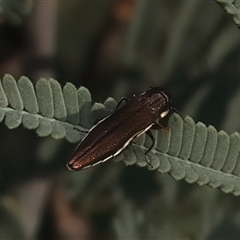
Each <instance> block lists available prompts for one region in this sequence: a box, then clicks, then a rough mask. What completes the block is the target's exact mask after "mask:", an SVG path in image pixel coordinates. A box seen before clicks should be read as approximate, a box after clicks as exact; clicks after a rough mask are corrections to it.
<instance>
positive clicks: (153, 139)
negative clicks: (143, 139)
mask: <svg viewBox="0 0 240 240" xmlns="http://www.w3.org/2000/svg"><path fill="white" fill-rule="evenodd" d="M146 133H147V135H148V136H149V137H150V138H151V140H152V144H151V146H150V147H149V148H148V150H147V151H146V152H145V153H144V154H145V156H146V155H147V154H148V153H149V152H150V151H151V150H152V148H153V146H154V144H155V138H154V136H153V135H152V132H151V131H150V130H148V131H147V132H146Z"/></svg>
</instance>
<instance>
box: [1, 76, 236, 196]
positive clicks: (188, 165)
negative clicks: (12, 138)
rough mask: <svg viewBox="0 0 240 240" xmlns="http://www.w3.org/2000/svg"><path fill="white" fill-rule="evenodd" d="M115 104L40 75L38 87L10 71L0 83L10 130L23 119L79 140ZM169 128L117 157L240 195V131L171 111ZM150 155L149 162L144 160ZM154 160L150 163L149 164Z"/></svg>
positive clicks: (139, 140) (42, 129)
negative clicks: (221, 128) (94, 100)
mask: <svg viewBox="0 0 240 240" xmlns="http://www.w3.org/2000/svg"><path fill="white" fill-rule="evenodd" d="M116 104H117V102H116V101H115V100H114V99H112V98H108V99H107V100H106V101H105V103H104V104H101V103H95V104H94V105H92V101H91V95H90V92H89V91H88V90H87V89H86V88H85V87H80V88H79V89H76V88H75V86H74V85H72V84H71V83H67V84H66V85H65V86H64V87H63V89H62V88H61V86H60V84H59V83H58V82H57V81H56V80H54V79H49V80H46V79H40V80H39V81H38V82H37V83H36V86H35V89H34V86H33V84H32V83H31V81H30V80H29V79H28V78H26V77H21V78H20V79H19V80H18V81H17V82H16V81H15V80H14V78H13V77H12V76H10V75H8V74H7V75H5V76H4V78H3V79H2V81H0V121H3V120H5V124H6V126H7V127H8V128H10V129H12V128H16V127H18V126H19V125H20V124H21V123H22V124H23V126H24V127H25V128H27V129H36V132H37V133H38V135H39V136H42V137H44V136H49V135H51V136H52V137H53V138H55V139H61V138H64V137H65V138H66V139H67V140H68V141H69V142H72V143H76V142H78V141H80V140H81V138H82V137H83V136H84V133H82V132H79V131H78V130H76V128H78V129H80V130H82V131H86V130H88V129H89V128H90V127H91V126H92V125H93V122H95V121H96V120H97V119H101V118H103V117H105V116H106V115H107V114H108V113H109V112H111V111H113V110H114V109H115V106H116ZM168 126H169V128H170V130H169V131H166V130H161V131H156V130H152V133H153V136H154V137H155V139H156V141H155V146H154V148H153V149H152V150H151V151H150V152H149V153H148V154H147V155H146V157H145V152H146V150H147V149H148V148H149V146H150V145H151V141H150V139H149V137H147V135H145V134H144V135H141V136H140V137H138V138H137V139H135V141H134V143H133V144H132V146H131V147H129V148H127V149H126V150H125V151H124V152H123V153H122V154H121V155H119V156H118V157H116V158H115V161H119V160H122V159H124V160H123V161H124V162H125V164H126V165H133V164H137V165H139V166H142V167H143V166H147V167H148V168H149V170H157V171H158V172H160V173H169V174H170V175H171V176H172V177H173V178H175V179H176V180H181V179H185V181H187V182H188V183H198V184H199V185H206V184H207V185H209V186H211V187H213V188H220V189H221V190H222V191H224V192H226V193H233V194H234V195H240V154H239V152H240V135H239V134H238V133H233V134H232V135H230V136H229V135H228V134H227V133H225V132H224V131H220V132H217V131H216V129H215V128H214V127H213V126H208V127H206V126H205V125H204V124H203V123H201V122H199V123H197V124H195V122H194V121H193V120H192V119H191V118H190V117H186V118H185V119H184V120H183V119H181V117H180V116H179V115H178V114H173V115H172V116H171V117H170V119H169V122H168ZM146 158H147V161H146ZM149 163H150V164H149Z"/></svg>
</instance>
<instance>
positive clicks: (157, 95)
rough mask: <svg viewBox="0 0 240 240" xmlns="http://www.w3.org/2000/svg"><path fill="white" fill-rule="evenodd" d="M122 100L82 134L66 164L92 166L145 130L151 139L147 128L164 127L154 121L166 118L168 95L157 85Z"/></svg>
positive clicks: (71, 168) (122, 147) (169, 100)
mask: <svg viewBox="0 0 240 240" xmlns="http://www.w3.org/2000/svg"><path fill="white" fill-rule="evenodd" d="M123 100H126V104H125V105H124V106H123V107H121V108H118V106H119V105H120V103H121V102H122V101H120V102H119V104H118V105H117V108H116V110H115V111H114V112H113V113H112V114H110V115H109V116H107V117H105V118H104V119H102V120H101V121H100V122H98V123H97V124H96V125H94V126H93V127H92V128H91V129H90V130H89V132H88V133H87V134H86V135H85V137H84V138H83V139H82V141H81V142H80V143H79V145H78V146H77V148H76V149H75V150H74V152H73V153H72V155H71V157H70V160H69V162H68V163H67V167H68V169H69V170H72V171H77V170H81V169H86V168H88V167H92V166H95V165H97V164H99V163H102V162H105V161H107V160H109V159H111V158H114V157H115V156H117V155H119V154H120V153H121V152H122V151H123V150H124V149H125V148H126V147H127V146H128V145H129V144H130V143H131V142H132V141H133V139H134V138H136V137H138V136H140V135H141V134H143V133H145V132H147V133H148V134H149V136H150V137H151V139H152V142H153V143H152V145H151V147H150V148H149V149H148V150H147V152H146V153H145V154H147V153H148V152H149V151H150V150H151V148H152V147H153V145H154V138H153V136H152V134H151V132H150V131H148V130H149V129H150V128H158V129H161V128H164V127H163V126H162V125H161V124H159V123H158V122H157V121H158V120H160V119H162V118H164V117H166V116H167V115H168V114H169V113H170V112H171V111H170V110H171V109H172V106H171V98H170V96H169V94H168V93H167V92H166V91H165V90H164V89H163V88H160V87H153V88H150V89H149V90H148V91H146V92H144V93H142V94H139V95H133V97H132V98H131V99H129V100H128V99H125V98H124V99H123Z"/></svg>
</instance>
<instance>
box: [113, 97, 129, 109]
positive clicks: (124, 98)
mask: <svg viewBox="0 0 240 240" xmlns="http://www.w3.org/2000/svg"><path fill="white" fill-rule="evenodd" d="M123 101H125V102H128V101H129V99H128V98H126V97H123V98H121V100H120V101H119V102H118V104H117V106H116V108H115V111H116V110H117V109H118V108H119V107H120V104H121V103H122V102H123Z"/></svg>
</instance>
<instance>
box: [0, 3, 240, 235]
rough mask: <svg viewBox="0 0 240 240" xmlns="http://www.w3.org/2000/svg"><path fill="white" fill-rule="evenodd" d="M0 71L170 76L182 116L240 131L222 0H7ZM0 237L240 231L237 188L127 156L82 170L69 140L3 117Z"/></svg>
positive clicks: (81, 77) (156, 82)
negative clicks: (162, 170) (74, 166)
mask: <svg viewBox="0 0 240 240" xmlns="http://www.w3.org/2000/svg"><path fill="white" fill-rule="evenodd" d="M0 14H1V15H0V74H1V78H2V77H3V76H4V74H5V73H9V74H11V75H12V76H14V78H16V79H18V78H19V77H20V76H22V75H25V76H27V77H29V78H30V79H31V80H32V81H33V82H36V81H37V80H38V79H39V78H40V77H44V78H50V77H51V78H55V79H57V80H58V81H59V82H60V83H61V85H62V86H64V85H65V83H66V82H72V83H73V84H75V86H77V87H79V86H85V87H87V88H88V89H89V90H90V92H91V93H92V98H93V101H96V102H104V101H105V100H106V99H107V97H109V96H111V97H114V98H115V99H116V100H119V99H120V98H121V97H123V96H131V95H132V94H134V93H141V92H143V91H145V90H147V89H148V88H149V87H150V86H162V87H165V88H167V89H168V91H169V92H170V93H171V94H172V98H173V105H174V106H175V107H176V108H177V109H178V110H179V112H180V113H181V115H182V116H186V115H189V116H191V117H192V118H193V119H194V120H195V121H196V122H197V121H201V122H203V123H205V124H206V125H209V124H211V125H213V126H214V127H216V128H217V129H218V130H221V129H223V130H224V131H226V132H227V133H229V134H230V133H232V132H234V131H239V130H240V110H239V109H240V32H239V29H238V28H237V26H236V25H235V24H234V22H233V21H232V20H231V18H230V17H229V16H227V15H226V13H225V12H224V11H223V10H222V9H221V8H220V7H219V6H218V4H217V3H216V2H215V1H167V0H166V1H27V0H22V1H0ZM0 134H1V135H0V136H1V137H0V154H1V157H0V194H1V195H0V239H39V240H43V239H193V240H194V239H240V204H239V198H237V197H234V196H232V195H227V194H224V193H223V192H221V191H220V190H216V189H211V188H209V187H207V186H203V187H200V186H198V185H196V184H194V185H190V184H187V183H185V182H184V181H179V182H177V181H176V180H174V179H172V178H171V177H170V176H169V175H167V174H164V175H161V174H159V173H157V172H150V171H148V170H147V169H145V168H140V167H136V166H128V167H125V165H124V164H123V163H114V162H113V161H109V162H107V163H104V164H101V165H98V166H96V167H94V168H90V169H88V170H84V171H82V172H76V173H73V172H69V171H68V170H67V169H66V167H65V164H66V162H67V160H68V157H69V155H70V154H71V152H72V151H73V149H74V148H75V145H74V144H70V143H68V142H67V141H66V140H64V139H63V140H58V141H57V140H54V139H51V138H50V137H49V138H39V137H37V136H36V133H35V132H34V131H29V130H26V129H24V128H23V127H22V126H21V127H19V128H18V129H14V130H9V129H7V128H6V127H5V125H4V123H2V124H1V125H0Z"/></svg>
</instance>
